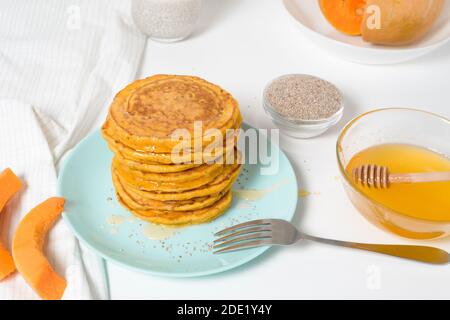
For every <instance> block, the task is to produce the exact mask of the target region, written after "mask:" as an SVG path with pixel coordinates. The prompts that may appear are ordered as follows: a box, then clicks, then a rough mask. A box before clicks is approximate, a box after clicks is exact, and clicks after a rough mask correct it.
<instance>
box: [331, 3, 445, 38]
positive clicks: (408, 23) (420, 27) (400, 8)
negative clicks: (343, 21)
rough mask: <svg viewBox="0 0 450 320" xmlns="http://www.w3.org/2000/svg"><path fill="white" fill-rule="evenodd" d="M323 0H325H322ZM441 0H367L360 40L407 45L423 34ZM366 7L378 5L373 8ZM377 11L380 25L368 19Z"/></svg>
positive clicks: (425, 32)
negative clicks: (361, 38) (375, 9)
mask: <svg viewBox="0 0 450 320" xmlns="http://www.w3.org/2000/svg"><path fill="white" fill-rule="evenodd" d="M325 1H326V0H325ZM444 1H445V0H367V7H366V10H365V13H364V20H363V23H362V25H361V33H362V37H363V39H364V41H367V42H370V43H373V44H382V45H393V46H395V45H397V46H398V45H407V44H411V43H413V42H416V41H418V40H420V39H421V38H423V37H424V36H425V35H426V34H427V33H428V32H429V31H430V29H431V28H432V26H433V24H434V22H435V21H436V20H437V19H438V18H439V16H440V14H441V12H442V8H443V6H444ZM370 8H379V9H378V10H377V11H378V12H375V11H373V10H370ZM374 14H379V17H378V18H379V22H381V24H380V27H379V28H376V27H374V25H373V23H372V21H371V20H373V19H376V17H374Z"/></svg>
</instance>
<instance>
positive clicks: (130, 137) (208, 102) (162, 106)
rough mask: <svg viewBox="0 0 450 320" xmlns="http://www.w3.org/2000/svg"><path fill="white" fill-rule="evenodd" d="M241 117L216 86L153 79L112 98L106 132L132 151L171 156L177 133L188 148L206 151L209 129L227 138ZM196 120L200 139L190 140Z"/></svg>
mask: <svg viewBox="0 0 450 320" xmlns="http://www.w3.org/2000/svg"><path fill="white" fill-rule="evenodd" d="M240 117H241V116H240V112H239V108H238V104H237V102H236V100H234V99H233V97H232V96H231V95H230V94H229V93H227V92H226V91H224V90H223V89H221V88H220V87H218V86H216V85H214V84H212V83H209V82H207V81H205V80H203V79H200V78H197V77H190V76H172V75H156V76H153V77H149V78H147V79H143V80H139V81H136V82H134V83H132V84H131V85H129V86H127V87H126V88H125V89H123V90H122V91H120V92H119V93H118V94H117V95H116V97H115V99H114V101H113V103H112V105H111V108H110V113H109V117H108V120H107V123H106V124H105V126H104V131H105V132H106V133H107V134H108V135H109V136H112V137H114V138H115V139H116V140H118V141H120V142H121V143H122V144H124V145H126V146H128V147H130V148H132V149H134V150H138V151H145V152H149V151H150V152H155V153H170V152H171V151H172V149H173V148H174V147H175V146H177V145H179V144H180V140H176V139H174V138H172V137H171V135H172V134H173V132H174V131H175V130H177V129H184V130H187V132H189V133H190V134H191V137H192V139H191V141H186V143H187V145H186V147H188V148H192V146H194V145H196V146H197V145H199V144H200V145H202V146H206V145H208V144H209V143H211V142H212V141H213V139H212V138H211V136H210V133H209V134H208V130H209V129H218V130H220V131H221V132H222V134H223V136H225V131H226V130H227V129H230V128H232V127H233V126H234V125H235V124H236V123H239V122H240V121H239V119H240ZM196 121H201V123H202V130H203V131H202V132H203V133H204V135H203V136H201V137H195V138H194V123H195V122H196ZM195 139H197V140H195Z"/></svg>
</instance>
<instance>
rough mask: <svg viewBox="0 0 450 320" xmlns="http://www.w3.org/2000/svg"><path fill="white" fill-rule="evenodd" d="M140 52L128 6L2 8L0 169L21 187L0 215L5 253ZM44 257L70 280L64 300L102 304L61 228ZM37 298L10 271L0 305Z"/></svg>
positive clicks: (118, 2)
mask: <svg viewBox="0 0 450 320" xmlns="http://www.w3.org/2000/svg"><path fill="white" fill-rule="evenodd" d="M144 47H145V38H144V37H143V36H142V35H141V34H140V33H139V31H138V30H137V29H136V28H135V26H134V24H133V22H132V19H131V17H130V1H127V0H95V1H92V0H46V1H42V0H15V1H2V2H0V74H1V75H2V76H1V77H0V171H1V170H3V169H4V168H6V167H11V168H12V169H13V170H14V172H16V174H18V175H19V177H20V178H22V180H23V181H24V182H25V183H26V187H25V188H24V190H23V191H22V192H21V194H20V195H19V196H18V197H16V198H15V199H14V201H13V202H12V203H10V204H9V205H8V206H7V208H6V210H5V212H3V213H2V214H1V215H0V240H2V241H3V242H4V243H6V245H7V246H8V247H10V245H11V239H12V236H13V234H14V230H15V228H16V227H17V224H18V223H19V221H20V220H21V218H22V217H23V216H24V215H25V214H26V213H27V212H28V211H29V210H30V209H31V208H32V207H34V206H35V205H37V204H39V203H40V202H41V201H43V200H45V199H46V198H48V197H50V196H55V195H56V180H57V171H56V169H55V168H56V166H57V163H58V161H59V159H60V158H61V157H62V156H63V155H64V154H65V153H66V152H67V150H69V149H70V148H72V147H73V146H74V145H75V144H76V143H77V142H78V141H79V140H80V139H81V138H83V137H84V136H85V135H86V134H87V133H89V132H90V131H91V130H92V129H94V128H95V127H96V126H98V124H99V123H101V121H102V120H103V119H104V117H105V116H106V113H107V109H108V106H109V104H110V102H111V100H112V98H113V97H114V94H115V93H116V92H117V91H119V90H120V89H121V88H123V87H124V86H125V85H126V84H127V83H129V82H130V81H132V80H133V79H134V78H135V76H136V72H137V69H138V67H139V65H140V60H141V55H142V53H143V50H144ZM47 255H48V257H49V260H50V262H51V263H52V265H53V266H54V267H55V269H56V270H57V271H58V272H59V273H60V274H61V275H62V276H64V277H65V278H66V280H67V282H68V287H67V289H66V292H65V294H64V298H65V299H105V298H106V297H107V295H108V293H107V285H106V282H105V278H104V270H103V265H102V263H101V260H100V259H99V258H98V257H96V256H94V255H92V254H91V253H89V252H86V251H84V250H82V249H80V245H79V243H78V241H77V240H76V239H75V238H74V236H73V235H72V234H71V232H70V231H69V230H68V228H67V226H66V225H65V224H64V222H63V221H62V220H61V221H59V222H58V223H57V224H56V226H55V227H54V228H53V229H52V231H51V233H50V235H49V239H48V245H47ZM36 298H38V296H37V295H36V294H35V293H34V292H33V291H32V290H31V289H30V288H29V286H28V285H27V284H26V283H25V281H24V280H23V278H22V277H21V276H20V275H19V274H18V273H15V274H14V275H12V276H11V277H9V278H7V279H6V280H5V281H2V282H0V299H36Z"/></svg>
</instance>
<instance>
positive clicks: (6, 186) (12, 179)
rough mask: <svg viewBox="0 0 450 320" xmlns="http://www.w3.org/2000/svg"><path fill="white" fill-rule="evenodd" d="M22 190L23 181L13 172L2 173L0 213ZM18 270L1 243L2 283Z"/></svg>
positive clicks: (7, 170)
mask: <svg viewBox="0 0 450 320" xmlns="http://www.w3.org/2000/svg"><path fill="white" fill-rule="evenodd" d="M21 188H22V181H20V179H19V178H18V177H17V176H16V175H15V174H14V172H12V170H11V169H9V168H8V169H6V170H5V171H3V172H2V173H0V213H1V212H2V211H3V209H4V208H5V205H6V203H8V201H9V200H10V199H11V198H12V197H13V196H14V195H15V194H16V193H17V192H19V190H20V189H21ZM15 270H16V266H15V264H14V260H13V258H12V256H11V254H10V253H9V252H8V250H6V248H5V247H4V246H3V245H2V244H1V243H0V281H1V280H3V279H5V278H6V277H8V276H9V275H10V274H11V273H13V272H14V271H15Z"/></svg>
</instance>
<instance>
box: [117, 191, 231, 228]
mask: <svg viewBox="0 0 450 320" xmlns="http://www.w3.org/2000/svg"><path fill="white" fill-rule="evenodd" d="M118 199H119V202H120V203H121V204H122V206H124V207H125V208H126V209H127V210H128V211H130V212H131V213H133V214H134V215H135V216H137V217H138V218H140V219H142V220H145V221H149V222H152V223H156V224H164V225H187V224H198V223H205V222H209V221H211V220H214V219H215V218H217V217H219V216H220V215H222V214H223V213H224V212H225V211H226V210H227V209H228V208H229V207H230V205H231V200H232V196H231V192H230V191H228V192H227V193H226V194H225V195H224V196H223V197H222V198H221V199H220V200H219V201H217V202H216V203H214V204H213V205H211V206H209V207H206V208H202V209H198V210H191V211H181V212H180V211H170V210H134V209H131V208H130V207H128V206H127V205H126V204H125V203H124V202H123V200H122V198H121V197H120V196H118Z"/></svg>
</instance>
